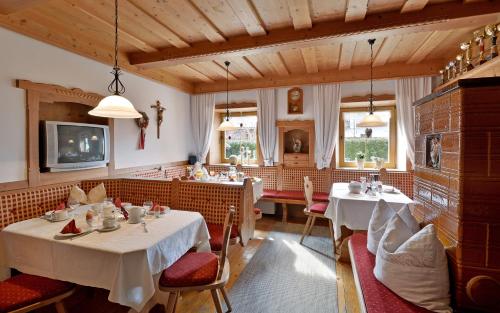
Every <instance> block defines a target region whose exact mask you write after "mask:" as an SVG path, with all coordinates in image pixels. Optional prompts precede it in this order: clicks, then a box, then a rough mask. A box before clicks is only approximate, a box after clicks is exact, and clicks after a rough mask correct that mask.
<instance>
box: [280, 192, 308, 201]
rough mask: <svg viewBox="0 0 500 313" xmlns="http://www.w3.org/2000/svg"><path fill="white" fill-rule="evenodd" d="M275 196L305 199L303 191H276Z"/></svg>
mask: <svg viewBox="0 0 500 313" xmlns="http://www.w3.org/2000/svg"><path fill="white" fill-rule="evenodd" d="M277 198H280V199H288V200H305V197H304V192H303V191H278V196H277Z"/></svg>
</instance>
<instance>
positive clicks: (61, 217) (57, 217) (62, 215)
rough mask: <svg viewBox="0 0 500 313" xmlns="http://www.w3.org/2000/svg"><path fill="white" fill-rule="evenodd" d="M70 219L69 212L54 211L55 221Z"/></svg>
mask: <svg viewBox="0 0 500 313" xmlns="http://www.w3.org/2000/svg"><path fill="white" fill-rule="evenodd" d="M67 218H68V210H66V209H64V210H56V211H54V215H53V219H54V220H56V221H62V220H65V219H67Z"/></svg>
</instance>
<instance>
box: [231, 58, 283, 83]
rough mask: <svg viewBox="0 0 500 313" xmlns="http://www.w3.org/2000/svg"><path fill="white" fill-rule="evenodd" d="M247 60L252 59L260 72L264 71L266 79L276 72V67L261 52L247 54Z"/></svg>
mask: <svg viewBox="0 0 500 313" xmlns="http://www.w3.org/2000/svg"><path fill="white" fill-rule="evenodd" d="M246 58H247V60H249V61H250V63H251V64H252V65H253V66H255V68H256V69H257V71H259V73H262V75H263V77H262V79H264V78H265V77H267V76H273V74H274V69H273V68H272V67H271V66H270V64H269V62H268V60H267V59H266V58H265V56H263V55H261V54H256V55H249V56H246ZM229 88H231V86H229Z"/></svg>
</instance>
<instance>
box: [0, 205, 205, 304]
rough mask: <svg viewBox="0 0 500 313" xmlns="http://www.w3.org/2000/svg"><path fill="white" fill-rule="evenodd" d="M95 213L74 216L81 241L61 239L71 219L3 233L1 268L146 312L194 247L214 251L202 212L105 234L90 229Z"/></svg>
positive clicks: (169, 215)
mask: <svg viewBox="0 0 500 313" xmlns="http://www.w3.org/2000/svg"><path fill="white" fill-rule="evenodd" d="M91 207H92V205H82V206H79V207H78V208H76V209H75V210H74V211H73V212H71V213H70V219H71V218H73V219H75V221H76V226H77V227H80V228H81V230H82V234H81V235H79V236H74V237H61V235H60V234H59V232H60V231H61V230H62V228H63V227H64V226H65V225H66V224H67V223H68V222H69V220H70V219H69V220H65V221H60V222H51V221H48V220H46V219H43V218H33V219H29V220H24V221H21V222H17V223H14V224H11V225H9V226H7V227H6V228H4V229H3V230H2V231H1V232H0V255H1V256H3V260H0V266H6V267H9V268H14V269H17V270H19V271H21V272H23V273H27V274H33V275H39V276H43V277H48V278H52V279H58V280H63V281H68V282H72V283H75V284H78V285H83V286H90V287H97V288H103V289H107V290H109V296H108V299H109V301H111V302H115V303H119V304H121V305H124V306H128V307H130V308H131V312H134V311H136V312H141V311H142V310H144V309H145V306H146V304H147V303H148V301H149V302H151V301H150V300H152V299H153V298H155V297H159V296H160V295H159V292H158V288H157V287H158V285H157V284H158V279H159V276H160V274H161V273H162V271H163V270H164V269H166V268H167V267H169V266H170V265H172V264H173V263H174V262H176V261H177V260H178V259H179V258H180V257H181V256H182V255H184V254H185V253H186V252H187V251H188V250H189V249H191V248H192V247H198V251H210V245H209V239H210V236H209V233H208V229H207V225H206V223H205V220H204V218H203V217H202V215H201V214H200V213H198V212H187V211H177V210H167V211H166V213H165V214H163V215H162V216H160V217H155V216H152V215H147V214H146V215H145V216H144V218H143V221H144V223H138V224H130V223H128V222H127V221H124V220H123V221H121V222H119V224H118V225H119V228H118V229H116V230H114V231H102V229H96V228H95V227H90V226H89V225H87V223H86V218H85V214H86V212H87V211H88V210H89V209H90V208H91ZM97 228H99V227H97ZM0 258H1V257H0Z"/></svg>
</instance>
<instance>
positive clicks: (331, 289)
mask: <svg viewBox="0 0 500 313" xmlns="http://www.w3.org/2000/svg"><path fill="white" fill-rule="evenodd" d="M302 229H303V226H302V225H293V224H288V225H286V226H284V225H281V224H277V225H276V226H275V227H274V229H273V230H272V231H271V232H270V233H269V235H268V236H267V238H266V239H264V241H263V242H262V244H261V245H260V247H259V249H258V251H257V252H256V253H255V255H254V256H253V258H252V259H251V260H250V263H249V264H248V265H247V266H246V267H245V269H244V270H243V272H242V273H241V274H240V276H239V277H238V279H237V281H236V282H235V283H234V285H233V286H232V288H231V289H230V290H229V299H230V301H231V304H232V306H233V312H235V313H268V312H269V313H271V312H272V313H281V312H283V313H323V312H324V313H327V312H328V313H332V312H338V305H337V280H336V279H337V277H336V273H335V261H334V260H333V258H332V255H333V249H332V242H331V239H330V237H329V236H328V229H327V228H326V227H315V228H314V231H313V235H312V236H308V237H306V239H305V240H304V244H303V245H300V244H299V240H300V236H301V232H302ZM285 231H286V232H285Z"/></svg>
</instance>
